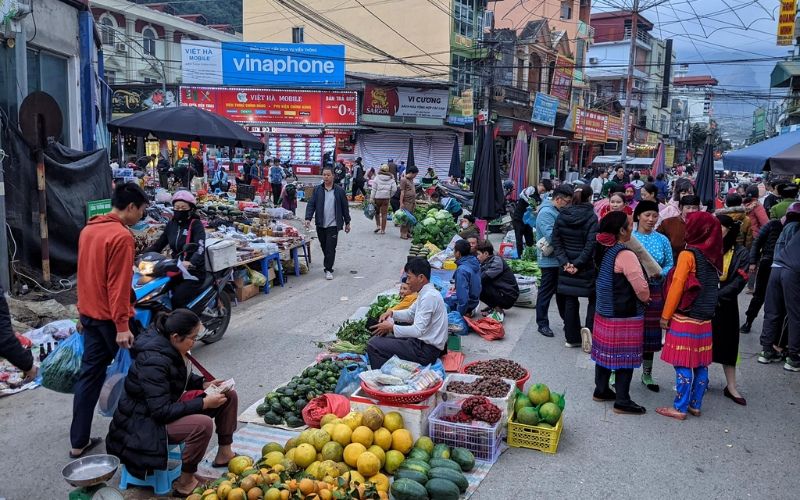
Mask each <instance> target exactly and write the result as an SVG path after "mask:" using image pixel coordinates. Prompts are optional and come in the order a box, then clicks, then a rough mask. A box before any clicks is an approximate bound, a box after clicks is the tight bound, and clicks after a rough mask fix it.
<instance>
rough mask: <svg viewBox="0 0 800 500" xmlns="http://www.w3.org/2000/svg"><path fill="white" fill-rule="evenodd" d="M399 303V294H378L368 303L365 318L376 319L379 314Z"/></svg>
mask: <svg viewBox="0 0 800 500" xmlns="http://www.w3.org/2000/svg"><path fill="white" fill-rule="evenodd" d="M399 303H400V296H399V295H380V296H378V298H377V299H376V300H375V302H373V303H372V304H370V306H369V311H367V318H372V319H378V318H380V317H381V314H383V313H385V312H386V311H388V310H389V308H390V307H394V306H396V305H397V304H399Z"/></svg>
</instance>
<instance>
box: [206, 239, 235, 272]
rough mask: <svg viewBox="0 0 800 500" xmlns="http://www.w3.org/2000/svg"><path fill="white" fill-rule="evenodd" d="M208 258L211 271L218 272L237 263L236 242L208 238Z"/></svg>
mask: <svg viewBox="0 0 800 500" xmlns="http://www.w3.org/2000/svg"><path fill="white" fill-rule="evenodd" d="M206 256H207V257H206V259H207V261H208V267H209V269H210V270H211V271H213V272H217V271H222V270H223V269H228V268H229V267H233V266H235V265H236V242H235V241H233V240H223V239H218V238H210V239H208V240H206Z"/></svg>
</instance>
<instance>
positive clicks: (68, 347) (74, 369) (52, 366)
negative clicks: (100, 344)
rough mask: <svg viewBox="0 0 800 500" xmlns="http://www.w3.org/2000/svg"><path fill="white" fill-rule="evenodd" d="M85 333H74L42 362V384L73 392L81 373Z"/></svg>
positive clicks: (66, 392) (52, 389) (58, 390)
mask: <svg viewBox="0 0 800 500" xmlns="http://www.w3.org/2000/svg"><path fill="white" fill-rule="evenodd" d="M82 359H83V335H81V334H80V333H73V334H72V335H70V336H69V338H67V340H65V341H64V342H62V343H61V344H59V346H58V348H57V349H56V350H55V351H53V352H52V354H50V355H49V356H47V359H45V360H44V361H43V362H42V365H41V366H40V367H39V371H40V373H41V375H42V385H43V386H44V387H47V388H48V389H50V390H51V391H56V392H63V393H65V394H72V393H73V392H74V389H75V384H76V383H77V382H78V376H79V375H80V373H81V364H82Z"/></svg>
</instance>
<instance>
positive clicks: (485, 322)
mask: <svg viewBox="0 0 800 500" xmlns="http://www.w3.org/2000/svg"><path fill="white" fill-rule="evenodd" d="M464 321H466V322H467V324H468V325H469V327H470V329H471V330H472V331H474V332H475V333H477V334H478V335H480V336H481V337H483V338H484V339H485V340H500V339H502V338H503V337H505V336H506V331H505V329H504V328H503V324H502V323H500V322H499V321H497V320H495V319H492V318H481V319H479V320H473V319H471V318H464Z"/></svg>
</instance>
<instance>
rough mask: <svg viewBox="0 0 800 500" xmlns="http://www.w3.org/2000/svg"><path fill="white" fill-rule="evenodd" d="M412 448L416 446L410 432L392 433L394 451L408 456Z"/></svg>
mask: <svg viewBox="0 0 800 500" xmlns="http://www.w3.org/2000/svg"><path fill="white" fill-rule="evenodd" d="M387 416H388V415H387ZM412 446H414V439H413V438H412V437H411V433H410V432H408V430H406V429H397V430H396V431H394V432H392V449H393V450H397V451H399V452H400V453H402V454H403V455H406V454H407V453H408V452H409V451H411V447H412Z"/></svg>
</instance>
